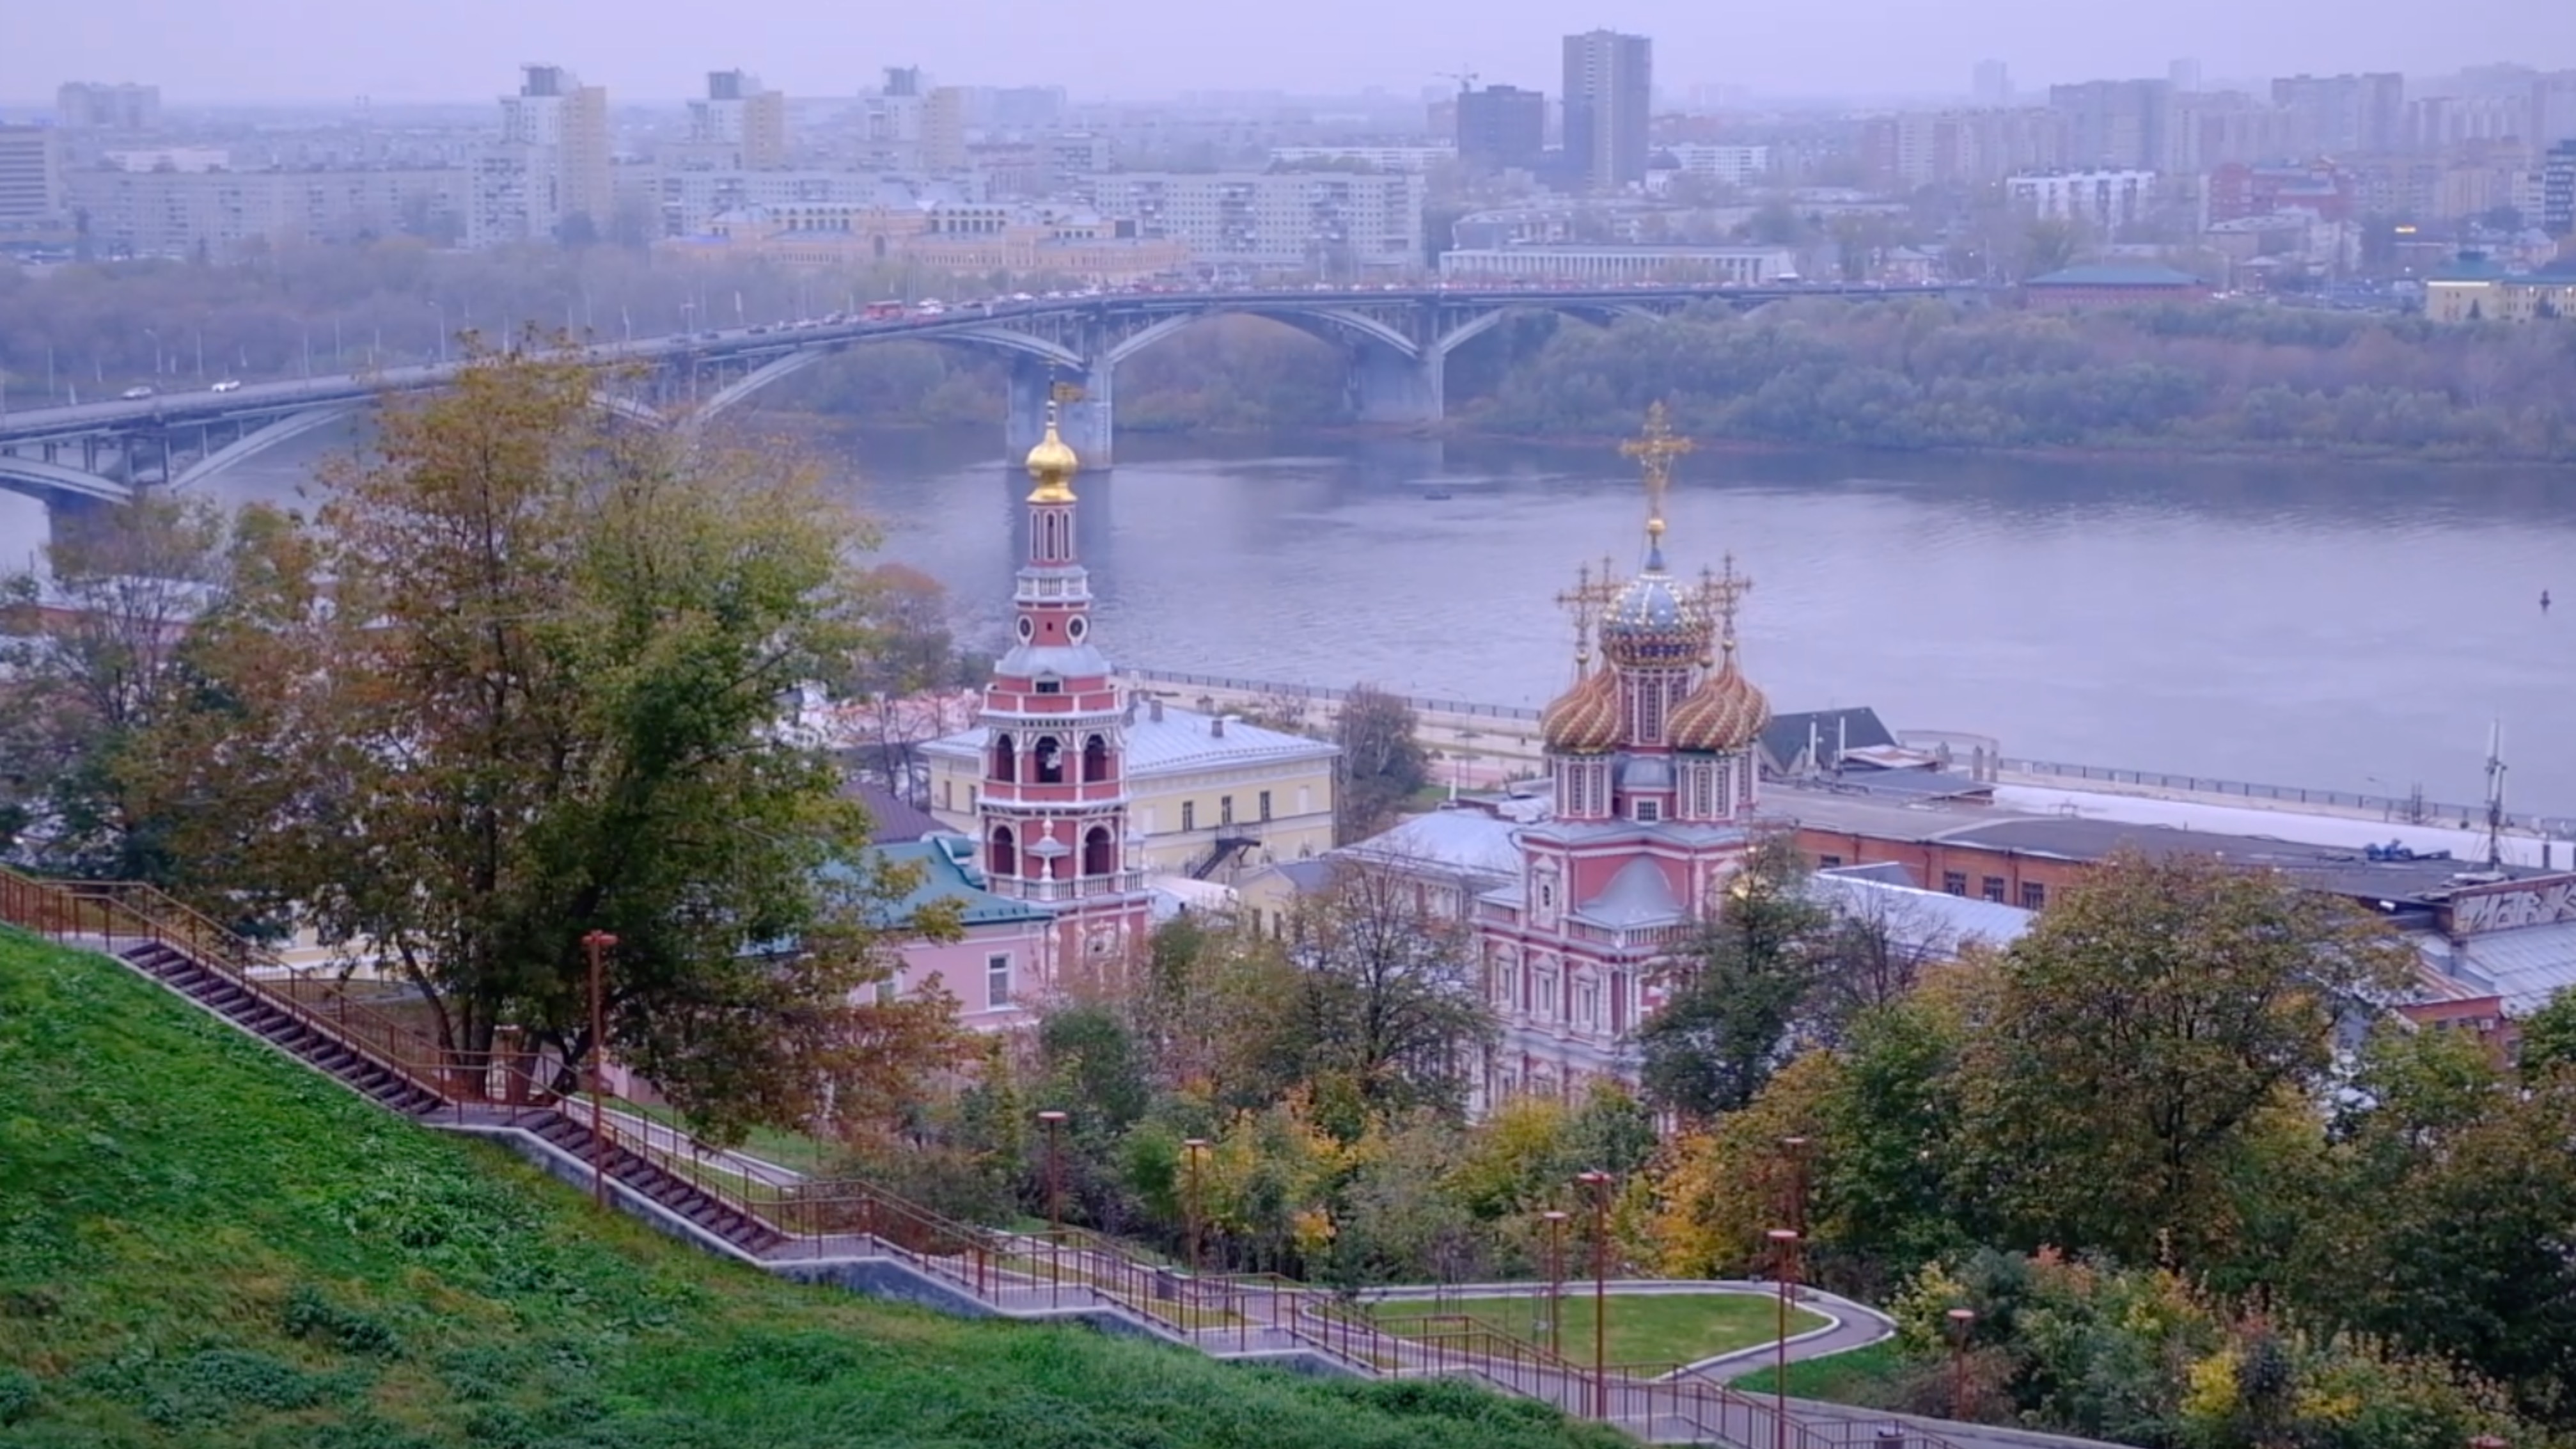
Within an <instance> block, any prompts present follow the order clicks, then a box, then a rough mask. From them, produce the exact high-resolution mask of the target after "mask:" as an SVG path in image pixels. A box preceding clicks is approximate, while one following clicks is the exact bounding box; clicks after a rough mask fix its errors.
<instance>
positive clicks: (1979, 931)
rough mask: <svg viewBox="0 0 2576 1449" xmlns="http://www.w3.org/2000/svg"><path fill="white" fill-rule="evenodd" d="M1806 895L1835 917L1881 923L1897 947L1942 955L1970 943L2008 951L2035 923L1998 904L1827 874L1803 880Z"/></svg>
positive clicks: (2024, 913)
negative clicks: (1805, 881)
mask: <svg viewBox="0 0 2576 1449" xmlns="http://www.w3.org/2000/svg"><path fill="white" fill-rule="evenodd" d="M1862 869H1867V867H1862ZM1807 894H1808V895H1809V896H1810V897H1811V898H1813V899H1814V900H1816V901H1818V902H1820V903H1822V904H1824V905H1825V906H1827V907H1829V908H1831V909H1832V910H1833V911H1834V912H1835V914H1837V915H1844V916H1857V917H1861V918H1864V919H1867V920H1873V921H1878V922H1882V923H1884V924H1885V926H1886V928H1887V930H1888V932H1889V934H1890V936H1892V937H1893V938H1894V939H1895V941H1896V942H1897V943H1898V944H1900V945H1904V946H1910V947H1913V948H1916V949H1918V950H1931V951H1937V952H1940V953H1943V954H1948V953H1951V952H1955V951H1957V950H1958V949H1959V948H1960V947H1961V946H1963V945H1966V944H1967V943H1968V942H1970V941H1983V942H1985V943H1986V944H1987V945H1990V946H2009V945H2011V944H2012V943H2013V942H2014V941H2016V940H2019V939H2020V938H2021V935H2022V933H2023V932H2025V931H2027V930H2029V929H2030V926H2031V922H2033V921H2035V920H2037V919H2038V918H2039V917H2038V914H2037V913H2036V912H2033V911H2025V910H2023V909H2022V908H2021V907H2019V906H2008V905H2005V904H2003V903H2002V902H2000V901H1989V900H1983V899H1980V898H1978V897H1975V896H1954V895H1951V894H1950V893H1948V892H1947V891H1927V890H1924V889H1922V888H1920V887H1918V886H1909V885H1898V884H1895V883H1894V882H1892V881H1886V880H1879V879H1874V878H1872V877H1868V876H1862V875H1845V874H1841V873H1839V872H1836V871H1830V870H1827V871H1819V872H1817V873H1816V874H1815V875H1813V876H1810V877H1808V880H1807Z"/></svg>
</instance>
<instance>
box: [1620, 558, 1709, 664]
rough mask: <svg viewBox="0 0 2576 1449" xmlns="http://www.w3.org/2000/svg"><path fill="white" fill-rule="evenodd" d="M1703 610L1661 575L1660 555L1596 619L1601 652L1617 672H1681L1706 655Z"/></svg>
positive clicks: (1693, 599)
mask: <svg viewBox="0 0 2576 1449" xmlns="http://www.w3.org/2000/svg"><path fill="white" fill-rule="evenodd" d="M1708 636H1709V621H1708V611H1707V609H1706V608H1704V607H1703V606H1702V605H1701V604H1700V601H1699V600H1698V599H1697V598H1696V597H1694V596H1693V595H1692V594H1691V593H1690V592H1689V591H1688V590H1686V589H1684V588H1683V587H1682V585H1681V584H1680V583H1679V582H1677V581H1676V580H1675V579H1674V578H1673V577H1672V576H1671V575H1670V574H1667V573H1665V572H1664V567H1663V560H1662V558H1661V557H1660V556H1658V557H1657V558H1655V559H1654V560H1653V561H1651V562H1649V563H1648V564H1647V566H1646V571H1645V572H1644V573H1641V574H1639V575H1637V576H1636V577H1635V578H1633V579H1630V580H1629V581H1628V583H1627V586H1626V587H1625V588H1622V589H1621V590H1619V594H1618V597H1616V598H1614V599H1612V600H1611V601H1610V608H1609V611H1608V612H1607V613H1605V614H1604V615H1603V616H1602V618H1601V653H1602V655H1603V657H1605V658H1607V659H1608V660H1609V661H1610V662H1611V663H1613V664H1616V665H1618V666H1619V667H1620V668H1622V669H1681V668H1686V667H1688V665H1689V664H1690V662H1691V661H1692V660H1694V659H1698V658H1702V657H1704V656H1705V655H1706V654H1707V653H1708Z"/></svg>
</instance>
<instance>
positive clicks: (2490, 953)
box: [2451, 921, 2576, 1016]
mask: <svg viewBox="0 0 2576 1449" xmlns="http://www.w3.org/2000/svg"><path fill="white" fill-rule="evenodd" d="M2451 960H2452V962H2453V965H2454V974H2457V967H2459V966H2466V967H2467V968H2468V970H2469V971H2470V972H2471V973H2474V977H2475V978H2478V979H2483V980H2484V981H2486V982H2488V983H2490V984H2491V985H2492V987H2493V988H2494V990H2495V993H2496V994H2497V995H2498V996H2501V997H2503V998H2504V1006H2505V1010H2507V1011H2510V1012H2512V1013H2514V1014H2515V1015H2517V1016H2519V1015H2521V1014H2523V1013H2525V1012H2530V1011H2537V1010H2539V1009H2540V1008H2541V1007H2542V1006H2543V1005H2545V1004H2546V1003H2547V1002H2548V1000H2549V998H2550V997H2551V996H2552V995H2555V994H2556V993H2557V992H2559V991H2561V990H2564V989H2565V988H2567V987H2570V986H2576V921H2565V922H2561V923H2559V924H2557V925H2553V926H2525V927H2523V928H2522V929H2521V930H2518V931H2491V932H2488V933H2487V934H2485V935H2480V936H2471V937H2469V938H2468V939H2466V940H2464V941H2462V942H2461V943H2460V944H2459V945H2458V946H2456V947H2454V948H2453V950H2452V954H2451Z"/></svg>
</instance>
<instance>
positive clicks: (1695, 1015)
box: [1637, 835, 1832, 1120]
mask: <svg viewBox="0 0 2576 1449" xmlns="http://www.w3.org/2000/svg"><path fill="white" fill-rule="evenodd" d="M1805 886H1806V867H1805V864H1804V863H1803V861H1802V860H1801V859H1800V857H1799V855H1798V851H1797V845H1796V842H1795V841H1794V840H1793V839H1791V838H1789V837H1787V836H1785V835H1774V836H1770V837H1767V838H1765V839H1764V840H1762V841H1760V842H1758V843H1757V844H1756V846H1755V847H1754V850H1753V852H1752V853H1751V854H1750V855H1749V856H1748V857H1747V858H1746V860H1745V863H1744V867H1743V869H1742V870H1741V871H1739V872H1738V873H1737V875H1736V877H1735V881H1734V884H1733V885H1732V886H1731V887H1730V888H1729V890H1728V892H1727V895H1726V900H1725V902H1724V904H1723V905H1722V906H1721V907H1720V908H1719V910H1718V913H1717V916H1716V918H1715V919H1714V920H1712V921H1710V922H1708V923H1707V924H1706V925H1705V926H1703V927H1702V928H1701V930H1700V933H1699V936H1698V939H1697V940H1696V941H1695V942H1694V943H1693V944H1692V946H1691V947H1690V949H1689V951H1688V952H1687V954H1685V955H1683V956H1681V957H1680V958H1679V959H1678V960H1677V961H1676V962H1675V963H1674V964H1673V965H1672V966H1670V967H1668V968H1667V969H1668V970H1669V971H1670V972H1671V973H1672V976H1673V986H1672V989H1671V991H1670V992H1669V993H1668V994H1667V995H1666V997H1665V1000H1664V1006H1663V1009H1662V1010H1660V1011H1658V1012H1656V1013H1655V1014H1654V1016H1653V1017H1651V1018H1650V1019H1648V1020H1647V1022H1646V1023H1645V1024H1644V1025H1643V1026H1642V1027H1640V1028H1639V1029H1638V1031H1637V1046H1638V1049H1639V1052H1640V1054H1641V1059H1642V1060H1641V1066H1640V1079H1641V1081H1642V1082H1643V1084H1644V1088H1645V1096H1646V1100H1647V1101H1648V1102H1650V1103H1652V1104H1653V1105H1654V1106H1655V1107H1657V1108H1659V1109H1661V1110H1664V1111H1668V1112H1677V1113H1679V1114H1681V1115H1682V1116H1683V1117H1685V1118H1691V1119H1698V1120H1705V1119H1707V1118H1710V1117H1713V1116H1716V1115H1717V1114H1718V1113H1721V1112H1731V1111H1735V1110H1737V1109H1739V1108H1741V1107H1743V1106H1744V1105H1745V1104H1746V1103H1748V1102H1751V1101H1752V1100H1753V1098H1754V1096H1755V1094H1757V1093H1759V1092H1760V1091H1761V1090H1762V1084H1763V1083H1764V1082H1766V1081H1768V1080H1770V1077H1771V1073H1772V1072H1773V1071H1774V1070H1776V1069H1777V1068H1778V1067H1779V1065H1780V1064H1781V1062H1782V1061H1784V1060H1786V1054H1787V1052H1788V1049H1789V1045H1790V1036H1791V1028H1792V1027H1793V1026H1794V1025H1795V1024H1796V1023H1797V1021H1798V1019H1799V1012H1800V1008H1801V1007H1802V1005H1803V1004H1804V1003H1805V1002H1806V1001H1807V998H1808V993H1809V991H1810V989H1811V987H1812V986H1813V985H1814V983H1815V972H1816V955H1817V947H1818V944H1819V941H1820V939H1821V938H1822V937H1823V935H1824V934H1825V933H1826V932H1827V931H1828V930H1829V928H1830V927H1831V924H1832V918H1831V916H1830V915H1829V914H1828V913H1827V912H1826V911H1825V910H1824V909H1823V908H1821V907H1819V906H1818V905H1816V904H1815V903H1814V902H1813V901H1811V900H1809V899H1808V898H1807V896H1806V893H1805Z"/></svg>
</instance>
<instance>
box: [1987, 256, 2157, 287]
mask: <svg viewBox="0 0 2576 1449" xmlns="http://www.w3.org/2000/svg"><path fill="white" fill-rule="evenodd" d="M2023 285H2024V286H2030V287H2197V286H2199V285H2200V278H2198V277H2195V276H2193V275H2192V274H2191V273H2189V272H2178V271H2175V270H2174V269H2173V268H2171V267H2159V266H2154V265H2149V264H2137V265H2121V264H2118V263H2113V262H2087V263H2085V264H2084V265H2083V266H2080V267H2068V268H2066V269H2064V270H2062V271H2055V272H2050V273H2049V274H2048V275H2047V276H2044V277H2033V278H2031V279H2030V280H2029V281H2028V282H2025V283H2023Z"/></svg>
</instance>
